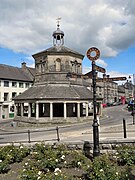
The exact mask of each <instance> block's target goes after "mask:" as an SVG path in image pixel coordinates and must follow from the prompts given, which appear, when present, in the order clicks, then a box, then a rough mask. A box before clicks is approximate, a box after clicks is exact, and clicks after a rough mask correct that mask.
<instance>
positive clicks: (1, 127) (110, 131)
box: [0, 116, 135, 141]
mask: <svg viewBox="0 0 135 180" xmlns="http://www.w3.org/2000/svg"><path fill="white" fill-rule="evenodd" d="M103 118H106V117H105V116H104V117H103ZM108 118H109V117H108ZM92 119H93V118H91V121H92ZM101 120H102V119H100V121H101ZM12 121H13V120H12V119H7V120H6V119H4V120H1V121H0V131H1V133H2V132H3V133H6V132H11V131H21V130H24V129H27V130H28V129H31V130H39V129H47V128H48V129H49V128H50V129H51V128H54V127H55V128H56V126H59V125H53V126H49V127H48V126H44V127H43V125H41V126H40V127H11V122H12ZM5 122H6V123H5ZM79 123H82V124H84V123H88V121H85V122H79ZM76 124H78V122H77V123H74V124H66V125H64V124H63V125H60V126H59V127H66V126H71V125H76ZM124 133H125V134H124ZM124 136H126V138H125V137H124ZM71 138H72V139H73V140H74V141H78V140H81V141H83V140H90V141H91V140H92V139H93V129H92V126H91V127H87V128H86V129H85V130H83V131H79V130H76V131H72V132H62V133H61V132H60V139H61V140H63V141H65V140H67V141H69V140H70V139H71ZM99 138H100V140H115V139H117V140H120V139H127V140H128V139H131V140H135V124H133V120H132V118H130V120H128V121H126V123H125V132H124V126H123V124H119V125H113V126H112V125H111V126H102V127H100V126H99Z"/></svg>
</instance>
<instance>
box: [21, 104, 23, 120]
mask: <svg viewBox="0 0 135 180" xmlns="http://www.w3.org/2000/svg"><path fill="white" fill-rule="evenodd" d="M21 117H23V103H21Z"/></svg>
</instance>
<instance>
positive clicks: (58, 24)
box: [56, 17, 62, 27]
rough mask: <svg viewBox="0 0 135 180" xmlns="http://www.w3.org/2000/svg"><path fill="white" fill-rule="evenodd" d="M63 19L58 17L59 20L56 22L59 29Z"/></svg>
mask: <svg viewBox="0 0 135 180" xmlns="http://www.w3.org/2000/svg"><path fill="white" fill-rule="evenodd" d="M61 19H62V18H61V17H58V18H57V19H56V21H57V26H58V27H59V26H60V20H61Z"/></svg>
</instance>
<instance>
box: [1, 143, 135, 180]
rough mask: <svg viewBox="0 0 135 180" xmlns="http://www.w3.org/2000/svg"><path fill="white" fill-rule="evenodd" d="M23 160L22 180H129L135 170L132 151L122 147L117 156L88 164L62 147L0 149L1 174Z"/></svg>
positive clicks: (74, 153)
mask: <svg viewBox="0 0 135 180" xmlns="http://www.w3.org/2000/svg"><path fill="white" fill-rule="evenodd" d="M28 155H29V156H28ZM27 156H28V157H27ZM25 157H27V158H26V159H25V163H24V165H23V170H22V171H21V173H20V176H19V178H20V179H21V180H29V179H31V180H39V179H40V180H52V179H55V180H78V179H88V180H123V179H124V180H128V179H130V175H131V174H130V171H131V169H133V168H134V169H135V147H128V146H121V147H120V148H117V151H116V153H114V154H108V153H107V154H104V155H100V156H99V157H96V158H94V159H93V161H91V160H89V159H88V158H87V157H86V156H85V155H84V154H83V152H82V151H81V150H70V149H68V148H67V147H66V146H65V145H60V146H49V145H44V144H36V145H35V146H33V148H27V147H24V146H22V145H20V146H19V147H16V146H14V145H10V146H5V147H1V148H0V173H7V172H8V171H9V169H10V166H11V165H10V164H11V163H15V162H20V161H22V160H23V158H25ZM26 160H27V161H26ZM74 171H75V172H74ZM65 172H66V173H65ZM70 172H72V173H70ZM78 172H80V174H79V175H78Z"/></svg>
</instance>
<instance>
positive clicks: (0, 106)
mask: <svg viewBox="0 0 135 180" xmlns="http://www.w3.org/2000/svg"><path fill="white" fill-rule="evenodd" d="M0 119H2V105H0Z"/></svg>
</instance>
